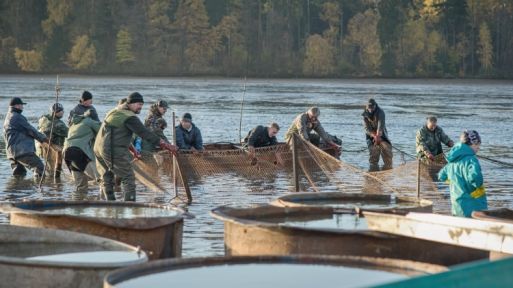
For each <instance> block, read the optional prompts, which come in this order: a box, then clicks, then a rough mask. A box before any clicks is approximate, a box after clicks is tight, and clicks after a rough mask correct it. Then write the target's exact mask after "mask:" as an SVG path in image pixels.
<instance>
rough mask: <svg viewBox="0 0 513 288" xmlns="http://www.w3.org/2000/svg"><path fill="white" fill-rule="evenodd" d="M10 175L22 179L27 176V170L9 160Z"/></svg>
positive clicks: (14, 161)
mask: <svg viewBox="0 0 513 288" xmlns="http://www.w3.org/2000/svg"><path fill="white" fill-rule="evenodd" d="M10 161H11V169H12V175H13V176H17V177H24V176H26V175H27V169H25V166H23V165H22V164H21V163H19V162H18V161H16V160H13V159H10Z"/></svg>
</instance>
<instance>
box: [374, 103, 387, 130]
mask: <svg viewBox="0 0 513 288" xmlns="http://www.w3.org/2000/svg"><path fill="white" fill-rule="evenodd" d="M385 127H386V126H385V112H384V111H383V110H381V108H380V109H379V114H378V127H377V128H376V133H378V135H379V136H383V134H384V133H383V130H385Z"/></svg>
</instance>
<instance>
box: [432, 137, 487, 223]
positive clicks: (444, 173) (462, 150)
mask: <svg viewBox="0 0 513 288" xmlns="http://www.w3.org/2000/svg"><path fill="white" fill-rule="evenodd" d="M446 159H447V162H448V163H447V165H445V167H444V168H442V170H440V172H439V173H438V179H439V180H440V181H448V182H449V187H450V191H451V204H452V205H451V206H452V214H453V215H454V216H462V217H471V215H472V211H480V210H486V209H488V204H487V200H486V193H485V189H484V186H483V174H482V173H481V165H480V164H479V161H478V160H477V157H476V153H474V150H472V148H470V146H469V145H467V144H464V143H458V144H456V145H455V146H454V147H453V148H452V149H451V150H450V151H449V153H447V156H446Z"/></svg>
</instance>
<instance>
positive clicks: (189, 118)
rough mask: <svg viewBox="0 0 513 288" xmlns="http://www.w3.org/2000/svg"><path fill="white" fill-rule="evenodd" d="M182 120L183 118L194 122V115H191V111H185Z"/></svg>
mask: <svg viewBox="0 0 513 288" xmlns="http://www.w3.org/2000/svg"><path fill="white" fill-rule="evenodd" d="M182 120H183V121H188V122H192V115H191V113H185V114H183V116H182Z"/></svg>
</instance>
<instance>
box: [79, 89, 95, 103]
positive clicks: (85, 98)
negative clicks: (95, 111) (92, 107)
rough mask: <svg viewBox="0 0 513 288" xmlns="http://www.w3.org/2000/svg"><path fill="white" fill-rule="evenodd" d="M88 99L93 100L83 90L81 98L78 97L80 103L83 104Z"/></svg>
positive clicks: (89, 94)
mask: <svg viewBox="0 0 513 288" xmlns="http://www.w3.org/2000/svg"><path fill="white" fill-rule="evenodd" d="M90 99H93V94H91V92H89V91H87V90H84V92H82V96H80V102H84V101H87V100H90Z"/></svg>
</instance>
